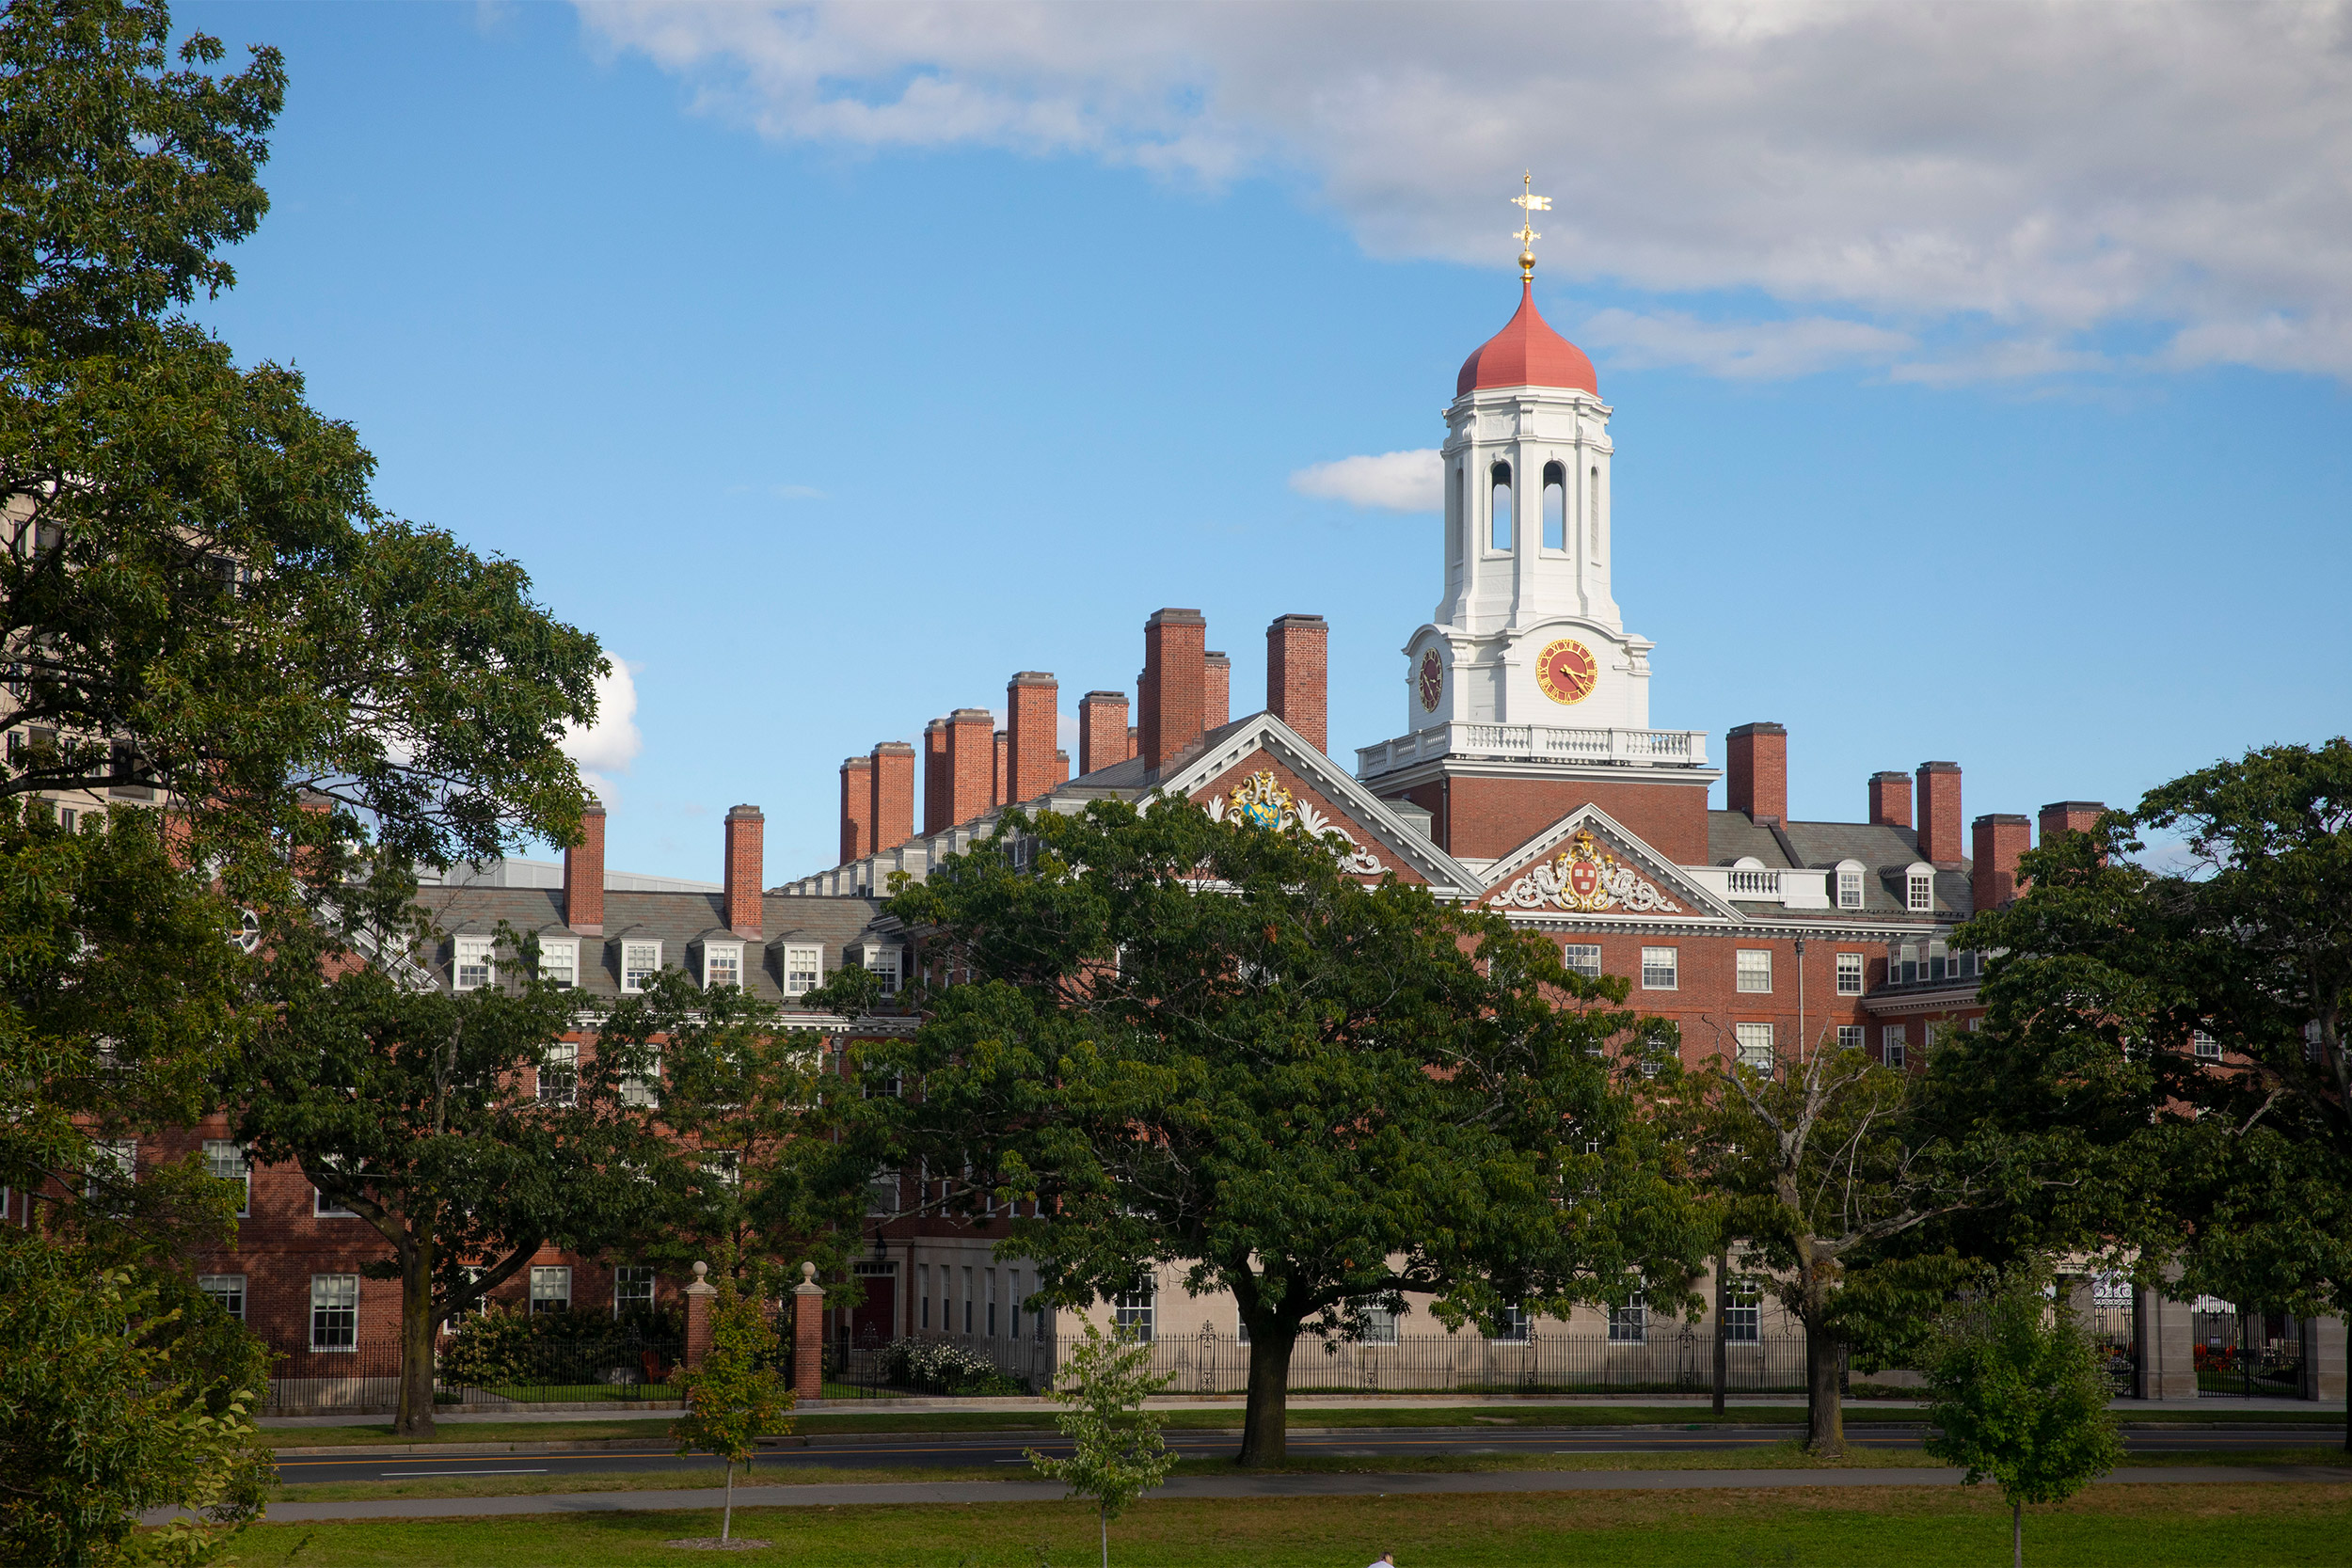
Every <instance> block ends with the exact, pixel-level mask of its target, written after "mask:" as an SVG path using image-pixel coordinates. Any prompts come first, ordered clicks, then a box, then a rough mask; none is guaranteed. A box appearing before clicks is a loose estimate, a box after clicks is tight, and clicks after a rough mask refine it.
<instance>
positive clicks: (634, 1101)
mask: <svg viewBox="0 0 2352 1568" xmlns="http://www.w3.org/2000/svg"><path fill="white" fill-rule="evenodd" d="M660 1098H661V1054H660V1052H653V1053H649V1054H648V1055H647V1057H646V1060H645V1066H644V1071H642V1072H625V1073H623V1074H622V1075H621V1103H622V1104H624V1105H629V1106H634V1107H636V1108H637V1109H639V1110H643V1109H644V1108H645V1107H646V1106H649V1105H653V1104H656V1103H658V1102H659V1101H660Z"/></svg>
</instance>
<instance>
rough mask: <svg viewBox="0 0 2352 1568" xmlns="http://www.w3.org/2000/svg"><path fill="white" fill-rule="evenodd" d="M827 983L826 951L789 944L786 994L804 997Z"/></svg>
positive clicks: (785, 960) (785, 953)
mask: <svg viewBox="0 0 2352 1568" xmlns="http://www.w3.org/2000/svg"><path fill="white" fill-rule="evenodd" d="M824 983H825V950H824V949H823V948H821V947H818V946H817V945H816V944H815V943H813V942H812V943H810V944H809V945H808V946H806V947H802V946H798V945H795V944H790V943H787V945H786V947H785V949H784V994H785V995H787V996H803V995H805V994H807V993H808V992H810V991H813V990H816V989H817V988H818V986H821V985H823V984H824Z"/></svg>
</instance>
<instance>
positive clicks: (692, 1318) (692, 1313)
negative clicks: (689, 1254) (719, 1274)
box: [685, 1263, 719, 1370]
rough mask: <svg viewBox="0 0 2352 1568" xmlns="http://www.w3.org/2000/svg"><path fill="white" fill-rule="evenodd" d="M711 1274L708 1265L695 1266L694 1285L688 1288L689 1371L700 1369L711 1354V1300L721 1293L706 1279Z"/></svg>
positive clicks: (687, 1346) (687, 1343) (687, 1347)
mask: <svg viewBox="0 0 2352 1568" xmlns="http://www.w3.org/2000/svg"><path fill="white" fill-rule="evenodd" d="M709 1272H710V1265H709V1264H707V1263H697V1264H695V1265H694V1283H692V1284H691V1285H689V1286H688V1287H686V1291H685V1295H686V1365H687V1368H688V1370H693V1369H696V1368H699V1367H700V1366H701V1365H702V1364H703V1358H704V1357H705V1356H707V1355H708V1354H710V1298H711V1297H713V1296H715V1295H717V1294H718V1293H719V1287H717V1286H716V1285H713V1284H712V1283H710V1281H709V1280H707V1279H705V1278H704V1277H703V1275H707V1274H708V1273H709Z"/></svg>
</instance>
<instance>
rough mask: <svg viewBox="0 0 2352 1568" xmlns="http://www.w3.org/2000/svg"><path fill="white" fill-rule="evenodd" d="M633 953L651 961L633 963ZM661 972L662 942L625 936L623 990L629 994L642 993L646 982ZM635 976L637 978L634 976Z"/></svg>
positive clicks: (622, 964) (622, 951)
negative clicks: (631, 960)
mask: <svg viewBox="0 0 2352 1568" xmlns="http://www.w3.org/2000/svg"><path fill="white" fill-rule="evenodd" d="M632 954H638V955H644V957H645V958H649V959H650V962H642V961H641V963H638V964H632V963H631V962H630V961H629V959H630V956H631V955H632ZM660 973H661V943H660V942H647V941H644V939H642V938H638V937H629V938H625V939H624V940H623V941H622V942H621V990H622V991H623V992H624V993H625V994H627V995H629V996H638V995H642V994H644V990H645V982H646V981H648V980H650V979H652V978H653V977H654V976H655V975H657V974H660ZM632 976H634V977H635V978H632Z"/></svg>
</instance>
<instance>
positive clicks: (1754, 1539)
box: [237, 1483, 2352, 1568]
mask: <svg viewBox="0 0 2352 1568" xmlns="http://www.w3.org/2000/svg"><path fill="white" fill-rule="evenodd" d="M735 1526H736V1530H737V1532H738V1533H739V1534H746V1535H753V1536H765V1537H768V1538H770V1539H771V1540H772V1541H773V1542H774V1543H775V1544H774V1545H773V1547H771V1549H769V1550H767V1551H763V1552H750V1553H742V1554H739V1557H740V1558H741V1559H746V1560H751V1561H755V1562H769V1563H787V1562H788V1563H792V1564H795V1565H805V1568H1041V1565H1051V1564H1058V1565H1060V1568H1085V1565H1087V1564H1089V1563H1092V1562H1093V1561H1094V1560H1095V1550H1096V1548H1095V1536H1094V1530H1095V1522H1094V1514H1093V1512H1092V1510H1091V1509H1090V1508H1089V1507H1088V1506H1087V1505H1086V1504H1084V1503H990V1504H976V1505H971V1506H966V1507H900V1508H839V1509H821V1510H818V1509H809V1510H802V1509H767V1510H762V1509H739V1510H737V1512H736V1516H735ZM2347 1527H2352V1486H2317V1485H2300V1484H2293V1483H2268V1484H2263V1485H2251V1486H2247V1487H2243V1488H2236V1487H2219V1486H2111V1487H2099V1488H2094V1489H2092V1490H2091V1491H2090V1492H2087V1493H2085V1494H2083V1495H2082V1496H2080V1497H2076V1498H2075V1499H2074V1501H2072V1502H2070V1503H2066V1504H2062V1505H2059V1506H2058V1507H2056V1508H2049V1509H2034V1510H2031V1511H2029V1514H2028V1518H2027V1520H2026V1558H2027V1560H2028V1561H2030V1562H2034V1563H2038V1564H2045V1565H2055V1564H2060V1563H2068V1564H2072V1563H2098V1562H2111V1561H2124V1562H2129V1563H2131V1564H2132V1568H2211V1565H2213V1564H2216V1563H2228V1564H2230V1565H2232V1568H2273V1565H2280V1568H2283V1565H2288V1564H2300V1563H2314V1564H2318V1563H2327V1564H2334V1563H2341V1562H2342V1561H2343V1560H2344V1539H2345V1530H2346V1528H2347ZM718 1532H719V1515H718V1513H717V1511H716V1510H704V1511H697V1512H693V1513H636V1514H588V1515H571V1514H566V1515H535V1516H530V1517H523V1518H514V1519H483V1520H436V1521H418V1522H414V1523H410V1522H405V1521H400V1520H389V1519H371V1520H364V1521H355V1522H352V1523H349V1524H324V1525H262V1526H258V1527H256V1528H254V1529H253V1530H251V1531H249V1532H248V1533H247V1534H246V1536H245V1537H244V1538H243V1539H242V1540H240V1542H239V1543H238V1545H237V1557H238V1560H239V1561H240V1562H241V1563H243V1564H244V1565H245V1568H281V1565H283V1568H423V1565H433V1568H439V1565H445V1564H446V1565H453V1568H456V1565H461V1568H648V1565H657V1564H658V1565H665V1568H680V1565H682V1564H691V1563H693V1562H698V1561H704V1560H706V1559H703V1558H700V1557H688V1556H685V1555H683V1554H681V1553H679V1552H677V1551H675V1550H674V1549H671V1548H669V1547H666V1546H664V1545H663V1543H664V1542H665V1541H667V1540H670V1539H672V1538H674V1537H678V1536H700V1535H716V1534H717V1533H718ZM1384 1548H1386V1549H1390V1550H1392V1551H1394V1552H1395V1554H1396V1560H1397V1563H1398V1568H1624V1564H1626V1563H1629V1562H1631V1563H1639V1564H1641V1565H1642V1568H1800V1565H1801V1568H1843V1565H1849V1564H1851V1565H1852V1568H1883V1565H1884V1564H1888V1563H1900V1564H1902V1565H1903V1568H1963V1565H1964V1568H1997V1565H1999V1564H2002V1563H2006V1562H2007V1561H2008V1560H2009V1511H2008V1509H2007V1508H2006V1507H2004V1506H2003V1505H2002V1503H2001V1500H2000V1497H1999V1496H1998V1494H1997V1493H1994V1492H1993V1490H1992V1489H1991V1488H1989V1487H1979V1488H1975V1489H1973V1490H1968V1491H1963V1490H1962V1489H1959V1488H1952V1487H1894V1488H1883V1489H1882V1488H1875V1487H1874V1488H1870V1489H1868V1490H1867V1491H1848V1490H1842V1489H1836V1488H1805V1489H1800V1490H1796V1491H1790V1492H1777V1491H1772V1492H1767V1491H1745V1490H1740V1491H1723V1492H1704V1493H1631V1492H1581V1493H1576V1494H1572V1495H1567V1496H1561V1495H1556V1494H1555V1495H1551V1496H1519V1495H1486V1496H1469V1497H1299V1498H1265V1499H1257V1498H1252V1499H1244V1500H1217V1501H1199V1502H1181V1501H1159V1502H1152V1501H1147V1502H1144V1503H1142V1504H1140V1505H1138V1506H1137V1507H1136V1509H1135V1510H1134V1511H1133V1512H1132V1513H1129V1514H1128V1515H1127V1516H1126V1517H1125V1518H1123V1519H1120V1521H1119V1522H1118V1523H1116V1524H1115V1525H1113V1526H1112V1527H1111V1555H1112V1560H1113V1562H1114V1563H1116V1564H1117V1565H1118V1568H1238V1565H1246V1568H1359V1565H1360V1564H1362V1563H1364V1562H1367V1561H1370V1560H1372V1558H1373V1557H1374V1556H1375V1554H1376V1553H1378V1552H1379V1551H1381V1550H1382V1549H1384ZM729 1560H735V1559H729Z"/></svg>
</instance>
